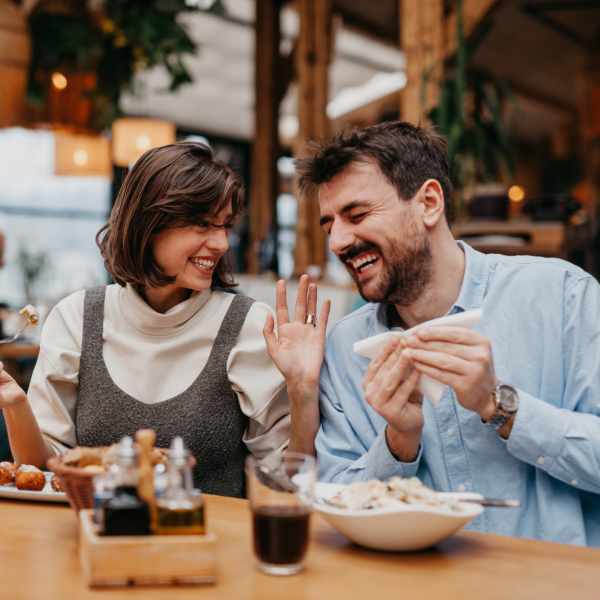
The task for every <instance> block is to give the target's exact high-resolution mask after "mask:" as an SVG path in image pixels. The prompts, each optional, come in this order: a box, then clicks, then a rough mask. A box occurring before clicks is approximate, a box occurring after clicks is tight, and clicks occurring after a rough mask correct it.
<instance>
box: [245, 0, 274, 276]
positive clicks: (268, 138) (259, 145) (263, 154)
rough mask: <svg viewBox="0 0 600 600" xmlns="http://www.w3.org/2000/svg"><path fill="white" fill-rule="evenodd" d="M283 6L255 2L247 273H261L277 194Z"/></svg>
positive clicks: (270, 2) (271, 2)
mask: <svg viewBox="0 0 600 600" xmlns="http://www.w3.org/2000/svg"><path fill="white" fill-rule="evenodd" d="M280 7H281V6H280V2H279V0H273V1H268V2H263V1H261V0H259V1H257V2H256V19H255V38H256V39H255V58H254V60H255V70H254V94H255V99H254V107H255V110H254V146H253V149H252V175H251V177H252V179H251V181H252V183H251V187H250V240H251V242H250V248H249V250H248V256H247V258H248V272H249V273H254V274H256V273H258V272H259V271H260V264H259V252H260V247H261V244H262V243H263V242H264V241H265V239H266V238H267V236H268V235H269V232H270V230H271V227H272V224H273V215H274V212H275V205H276V201H277V193H278V176H277V157H278V154H279V134H278V124H279V104H280V99H281V92H280V89H279V74H278V71H279V67H280V55H279V42H280V37H281V36H280V25H279V16H280Z"/></svg>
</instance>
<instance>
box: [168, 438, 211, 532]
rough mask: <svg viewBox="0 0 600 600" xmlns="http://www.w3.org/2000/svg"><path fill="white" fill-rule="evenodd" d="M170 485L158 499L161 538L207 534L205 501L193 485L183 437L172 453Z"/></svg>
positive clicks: (174, 446)
mask: <svg viewBox="0 0 600 600" xmlns="http://www.w3.org/2000/svg"><path fill="white" fill-rule="evenodd" d="M165 483H166V485H165V487H164V490H163V491H162V493H161V494H160V496H158V497H157V499H156V533H157V534H159V535H194V534H196V535H202V534H204V533H206V529H205V522H204V501H203V499H202V494H201V493H200V490H195V489H194V488H193V484H192V470H191V467H190V460H189V452H188V451H187V449H186V448H185V446H184V444H183V439H182V438H181V437H176V438H173V441H172V442H171V447H170V449H169V461H168V463H167V471H166V482H165Z"/></svg>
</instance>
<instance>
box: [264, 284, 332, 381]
mask: <svg viewBox="0 0 600 600" xmlns="http://www.w3.org/2000/svg"><path fill="white" fill-rule="evenodd" d="M330 307H331V302H330V301H329V300H326V301H325V302H324V303H323V306H322V307H321V314H320V315H319V317H318V318H317V315H316V310H317V286H316V285H315V284H314V283H311V284H309V282H308V276H307V275H302V277H301V278H300V282H299V284H298V295H297V297H296V309H295V313H294V318H293V319H292V320H290V317H289V314H288V307H287V293H286V286H285V281H283V280H279V281H278V282H277V299H276V313H277V334H275V322H274V319H273V316H272V315H269V316H268V317H267V320H266V322H265V327H264V329H263V335H264V336H265V341H266V342H267V349H268V351H269V355H270V356H271V358H272V359H273V362H274V363H275V364H276V365H277V368H278V369H279V370H280V371H281V373H282V375H283V376H284V377H285V379H286V382H287V384H288V387H290V386H294V387H300V386H311V385H314V386H316V385H317V383H318V381H319V373H320V371H321V363H322V362H323V354H324V349H325V335H326V331H327V320H328V319H329V310H330ZM309 317H310V318H309ZM307 320H309V321H312V323H310V322H308V323H307Z"/></svg>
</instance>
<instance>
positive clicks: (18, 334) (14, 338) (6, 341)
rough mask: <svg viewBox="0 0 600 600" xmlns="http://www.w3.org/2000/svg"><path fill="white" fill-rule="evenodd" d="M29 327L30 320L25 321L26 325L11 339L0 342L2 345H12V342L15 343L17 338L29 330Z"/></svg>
mask: <svg viewBox="0 0 600 600" xmlns="http://www.w3.org/2000/svg"><path fill="white" fill-rule="evenodd" d="M27 327H29V320H28V319H25V323H24V324H23V325H22V326H21V327H20V328H19V329H18V330H17V333H15V334H14V335H13V336H11V337H9V338H4V339H2V340H0V344H10V343H11V342H14V341H15V340H16V339H17V338H19V337H20V336H21V335H23V332H24V331H25V330H26V329H27Z"/></svg>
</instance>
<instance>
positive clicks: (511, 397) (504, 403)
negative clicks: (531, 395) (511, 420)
mask: <svg viewBox="0 0 600 600" xmlns="http://www.w3.org/2000/svg"><path fill="white" fill-rule="evenodd" d="M498 394H499V402H498V404H499V405H500V407H501V408H502V410H504V411H506V412H507V413H514V412H516V410H517V408H518V407H519V396H518V395H517V391H516V390H515V389H514V388H512V387H510V386H509V385H501V386H500V389H499V390H498Z"/></svg>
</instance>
